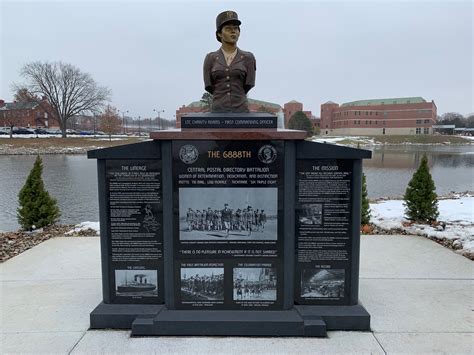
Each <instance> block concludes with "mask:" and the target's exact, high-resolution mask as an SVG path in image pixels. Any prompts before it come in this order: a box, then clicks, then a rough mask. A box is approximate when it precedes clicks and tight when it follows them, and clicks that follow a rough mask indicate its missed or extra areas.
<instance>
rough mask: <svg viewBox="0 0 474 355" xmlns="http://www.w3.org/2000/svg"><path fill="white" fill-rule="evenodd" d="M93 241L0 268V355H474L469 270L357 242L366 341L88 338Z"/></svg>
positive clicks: (399, 239)
mask: <svg viewBox="0 0 474 355" xmlns="http://www.w3.org/2000/svg"><path fill="white" fill-rule="evenodd" d="M99 255H100V253H99V238H56V239H52V240H48V241H46V242H44V243H42V244H40V245H38V246H36V247H35V248H33V249H31V250H28V251H27V252H25V253H23V254H21V255H19V256H17V257H15V258H13V259H11V260H9V261H7V262H5V263H3V264H2V265H1V266H0V280H1V289H0V291H1V294H0V297H1V343H0V353H2V354H5V353H25V352H31V353H60V354H65V353H73V354H82V353H146V354H151V353H159V354H178V353H189V354H191V353H192V354H196V353H200V354H201V353H212V354H214V355H216V354H222V353H230V354H242V353H243V354H248V353H251V354H256V353H258V354H268V353H272V354H274V353H287V354H317V353H365V354H368V353H374V354H384V353H388V354H395V353H417V354H419V353H459V354H473V353H474V345H473V344H474V336H473V323H474V322H473V313H472V306H473V297H474V296H473V295H474V292H473V291H474V289H473V271H474V269H473V266H474V263H472V262H471V261H469V260H468V259H466V258H464V257H462V256H459V255H457V254H455V253H454V252H452V251H450V250H448V249H446V248H444V247H442V246H440V245H438V244H436V243H434V242H432V241H430V240H428V239H425V238H422V237H407V236H364V237H363V238H362V251H361V260H362V262H361V280H360V301H361V302H362V303H363V304H364V306H365V307H366V308H367V310H368V311H369V313H370V314H371V316H372V320H371V321H372V332H329V337H328V338H242V337H237V338H227V337H161V338H158V337H156V338H130V336H129V332H127V331H88V330H87V329H88V327H89V313H90V311H91V310H92V309H93V308H94V307H95V306H96V305H97V304H98V303H99V302H100V301H101V298H102V296H101V280H100V257H99Z"/></svg>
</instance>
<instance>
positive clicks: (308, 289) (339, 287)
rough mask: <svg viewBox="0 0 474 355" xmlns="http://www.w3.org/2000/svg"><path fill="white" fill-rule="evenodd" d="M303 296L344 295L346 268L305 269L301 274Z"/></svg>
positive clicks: (330, 296)
mask: <svg viewBox="0 0 474 355" xmlns="http://www.w3.org/2000/svg"><path fill="white" fill-rule="evenodd" d="M301 297H304V298H342V297H344V269H328V270H326V269H323V270H316V269H305V270H303V271H302V275H301Z"/></svg>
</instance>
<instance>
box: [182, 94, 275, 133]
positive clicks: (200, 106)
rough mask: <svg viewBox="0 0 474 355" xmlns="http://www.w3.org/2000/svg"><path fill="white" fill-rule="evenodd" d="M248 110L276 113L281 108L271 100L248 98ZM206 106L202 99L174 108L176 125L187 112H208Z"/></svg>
mask: <svg viewBox="0 0 474 355" xmlns="http://www.w3.org/2000/svg"><path fill="white" fill-rule="evenodd" d="M248 102H249V111H250V112H270V113H273V114H277V113H278V112H280V111H281V110H282V108H281V106H280V105H278V104H274V103H272V102H267V101H261V100H255V99H250V98H249V99H248ZM208 111H209V110H208V108H207V107H206V105H205V104H204V103H203V102H202V101H193V102H191V103H190V104H189V105H187V106H185V105H183V106H181V107H180V108H179V109H177V110H176V127H177V128H180V127H181V116H182V115H184V114H187V113H199V112H208Z"/></svg>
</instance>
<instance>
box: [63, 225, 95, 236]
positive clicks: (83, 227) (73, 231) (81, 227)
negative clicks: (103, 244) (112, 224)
mask: <svg viewBox="0 0 474 355" xmlns="http://www.w3.org/2000/svg"><path fill="white" fill-rule="evenodd" d="M88 229H92V230H94V231H95V232H96V233H97V234H99V233H100V224H99V222H82V223H79V224H76V225H75V226H74V228H73V229H71V230H70V231H68V232H66V233H65V234H66V235H71V234H76V233H79V232H80V231H83V230H88Z"/></svg>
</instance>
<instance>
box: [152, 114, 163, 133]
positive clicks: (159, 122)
mask: <svg viewBox="0 0 474 355" xmlns="http://www.w3.org/2000/svg"><path fill="white" fill-rule="evenodd" d="M153 112H156V113H157V114H158V130H161V118H160V114H161V113H162V112H165V110H157V109H153Z"/></svg>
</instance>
